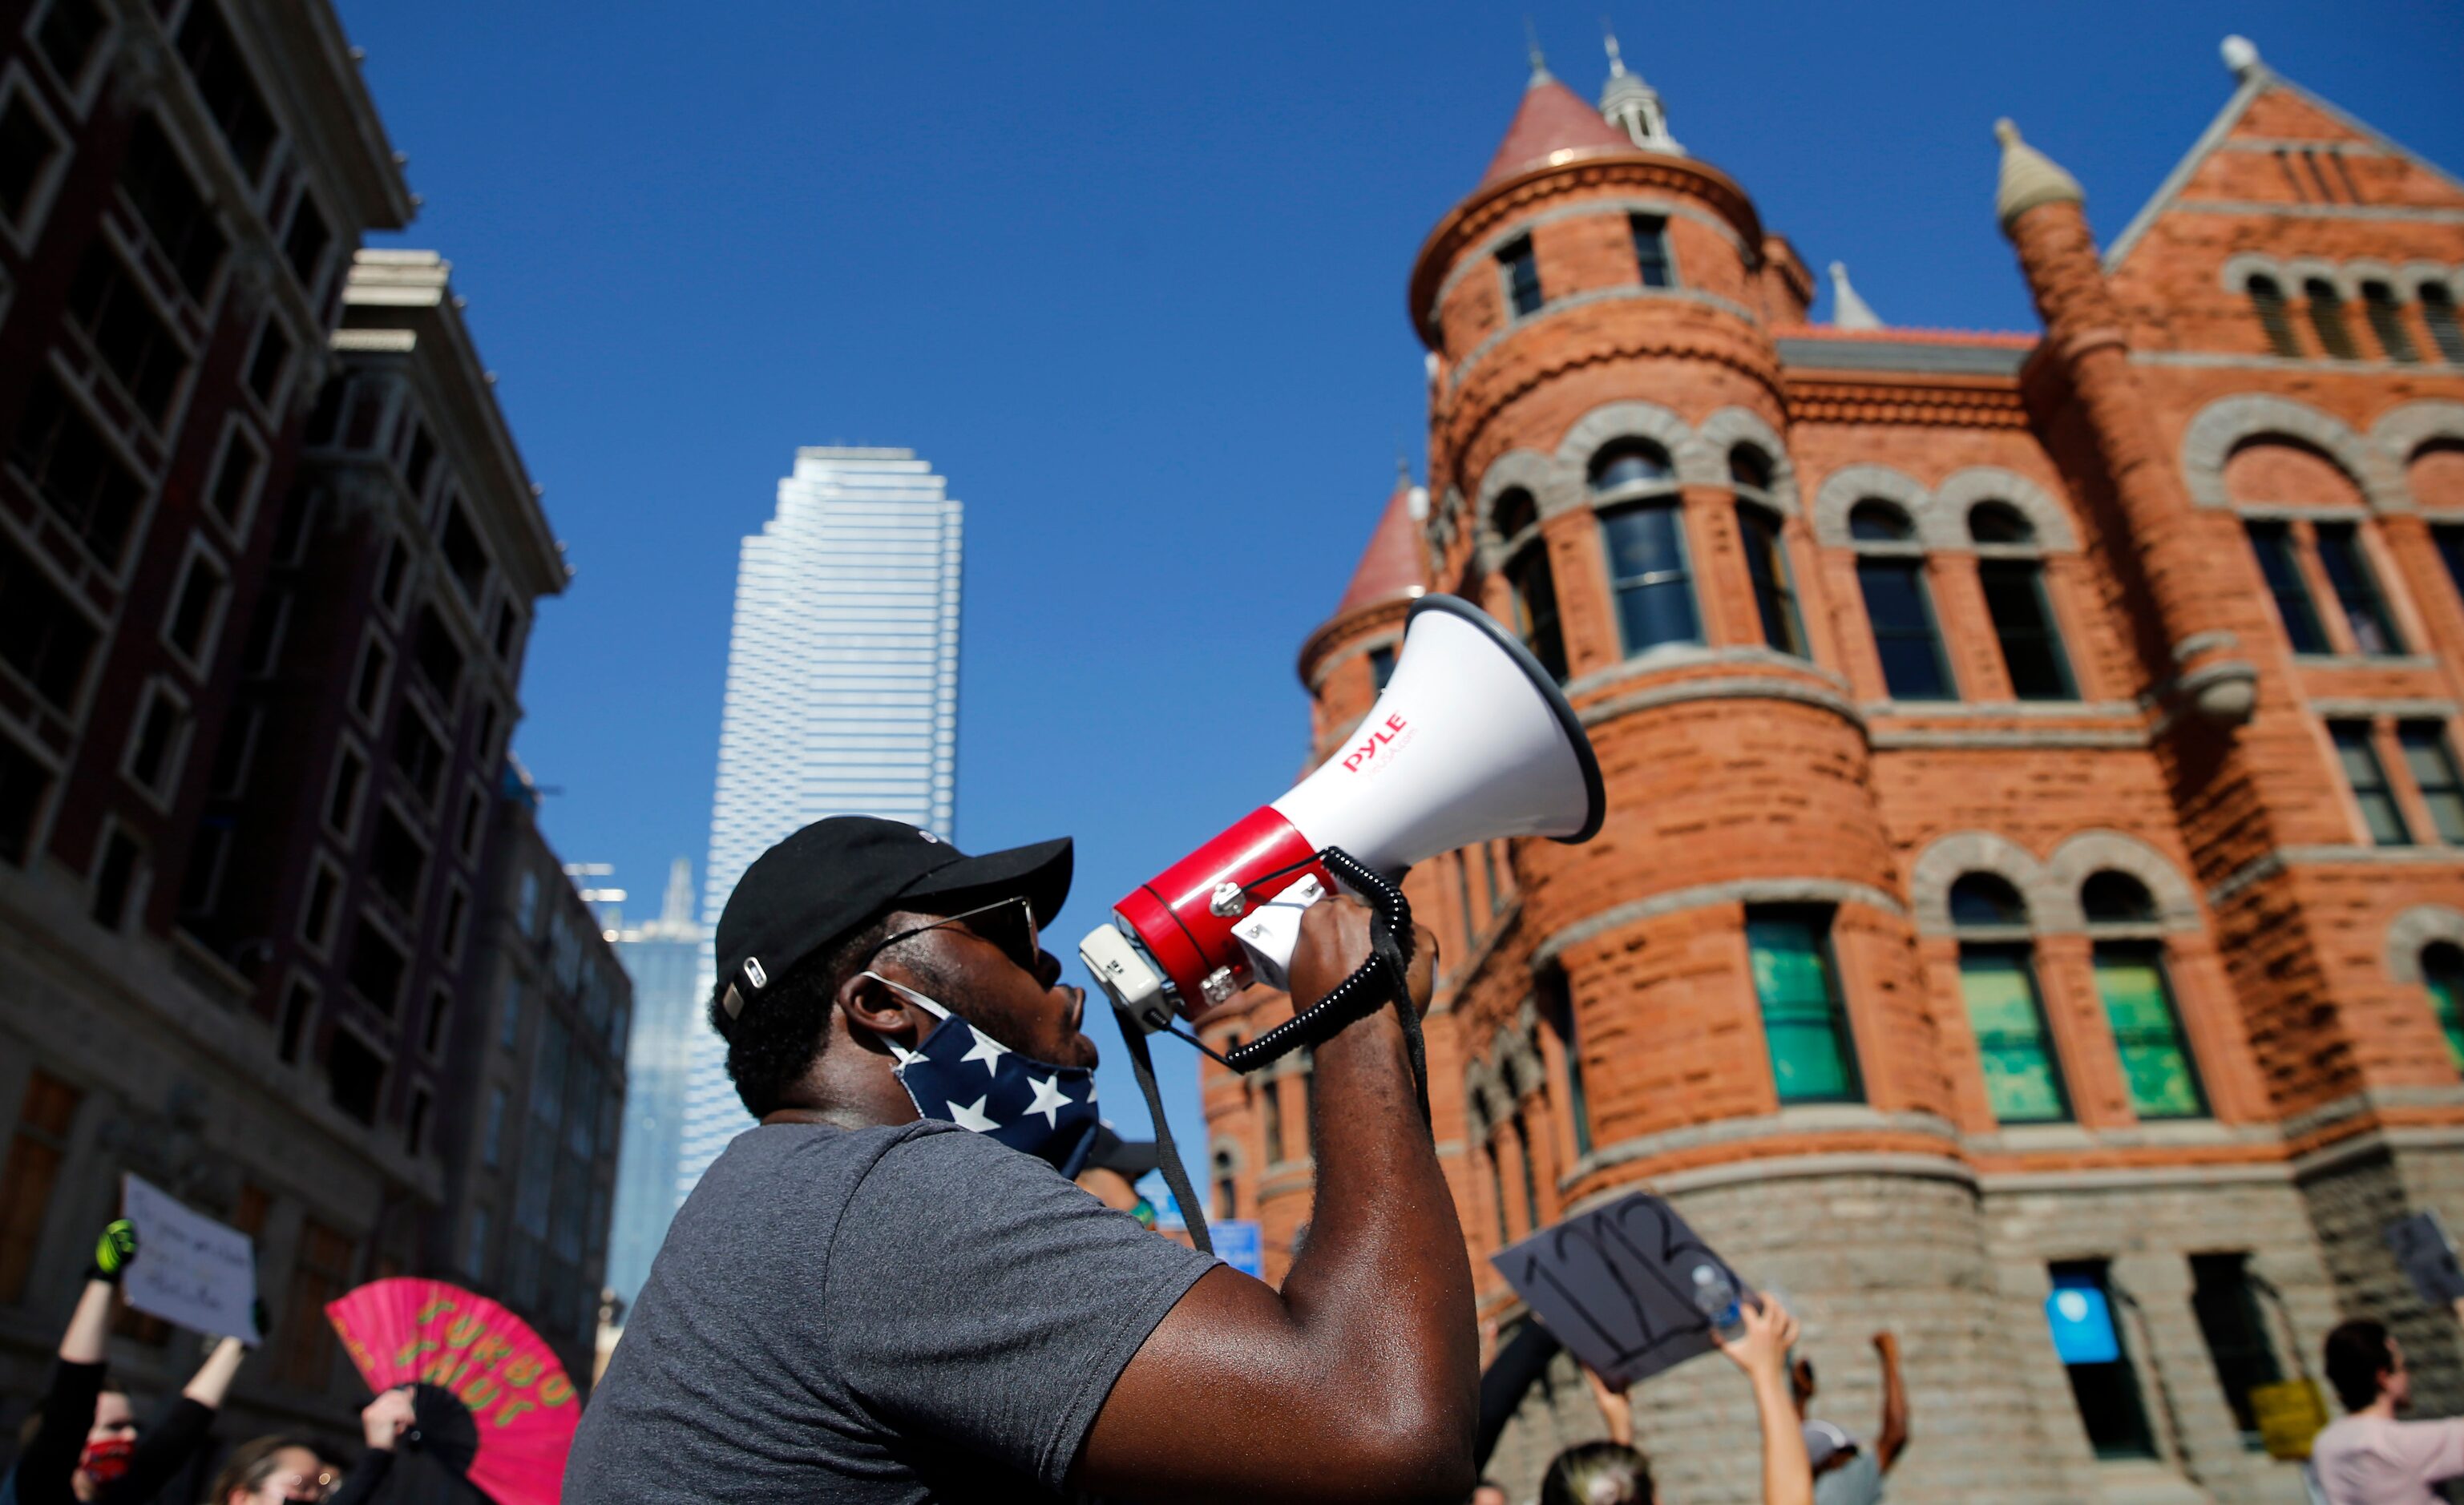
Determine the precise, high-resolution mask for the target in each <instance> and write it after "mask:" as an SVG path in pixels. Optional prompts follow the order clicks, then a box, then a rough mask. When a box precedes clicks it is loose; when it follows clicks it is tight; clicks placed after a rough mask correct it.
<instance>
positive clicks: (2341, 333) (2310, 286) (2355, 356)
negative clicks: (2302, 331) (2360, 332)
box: [2301, 277, 2362, 360]
mask: <svg viewBox="0 0 2464 1505" xmlns="http://www.w3.org/2000/svg"><path fill="white" fill-rule="evenodd" d="M2301 296H2302V298H2303V300H2304V301H2306V302H2307V303H2308V304H2309V305H2310V331H2311V333H2312V334H2315V335H2317V336H2318V337H2319V348H2320V349H2321V350H2324V351H2325V352H2326V353H2327V354H2328V356H2329V357H2330V358H2331V359H2333V360H2360V359H2361V354H2362V353H2361V349H2360V347H2359V346H2357V345H2355V344H2354V343H2353V332H2352V329H2351V327H2350V326H2349V325H2347V324H2346V323H2345V321H2344V295H2343V294H2342V293H2339V292H2337V291H2336V285H2335V284H2334V283H2332V282H2330V281H2328V280H2327V279H2326V278H2324V277H2312V278H2310V279H2309V280H2308V281H2306V282H2304V283H2302V284H2301Z"/></svg>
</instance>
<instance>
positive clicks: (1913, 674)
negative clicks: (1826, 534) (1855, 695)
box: [1848, 497, 1959, 701]
mask: <svg viewBox="0 0 2464 1505" xmlns="http://www.w3.org/2000/svg"><path fill="white" fill-rule="evenodd" d="M1848 534H1849V537H1850V539H1851V541H1852V543H1853V545H1854V546H1855V548H1856V550H1857V555H1858V558H1857V585H1858V591H1859V595H1860V596H1862V598H1863V599H1864V602H1865V620H1866V624H1867V625H1868V626H1869V627H1870V628H1871V629H1872V631H1873V634H1874V652H1875V655H1876V657H1877V658H1879V659H1880V660H1881V667H1882V687H1883V689H1884V691H1885V692H1886V693H1888V694H1889V696H1890V697H1891V698H1892V699H1893V700H1910V701H1918V700H1957V699H1958V698H1959V689H1958V687H1957V685H1956V684H1955V682H1954V681H1953V680H1952V678H1951V672H1950V661H1949V659H1948V658H1947V656H1946V655H1945V654H1944V652H1943V645H1942V629H1941V624H1940V622H1939V621H1938V620H1937V619H1936V617H1935V615H1934V609H1933V596H1932V593H1931V592H1930V591H1929V590H1927V589H1926V585H1925V550H1924V546H1923V545H1922V544H1920V543H1919V542H1918V541H1917V537H1916V528H1915V525H1914V524H1912V523H1910V522H1909V521H1908V516H1907V513H1904V512H1903V511H1901V510H1900V509H1899V508H1898V507H1896V506H1893V505H1892V504H1891V503H1889V502H1885V501H1881V500H1879V499H1876V498H1871V497H1869V498H1867V499H1866V500H1864V501H1861V502H1859V503H1858V504H1857V505H1856V506H1855V507H1854V508H1852V509H1850V511H1849V513H1848Z"/></svg>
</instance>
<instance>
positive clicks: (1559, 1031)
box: [1537, 968, 1592, 1155]
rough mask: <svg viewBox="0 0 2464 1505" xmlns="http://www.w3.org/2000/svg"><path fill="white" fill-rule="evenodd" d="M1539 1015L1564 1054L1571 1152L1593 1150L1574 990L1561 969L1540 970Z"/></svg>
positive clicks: (1588, 1100)
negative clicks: (1570, 1119) (1571, 1124)
mask: <svg viewBox="0 0 2464 1505" xmlns="http://www.w3.org/2000/svg"><path fill="white" fill-rule="evenodd" d="M1537 992H1538V994H1539V1005H1540V1016H1541V1018H1542V1019H1544V1020H1546V1021H1547V1022H1548V1025H1549V1028H1550V1029H1551V1031H1553V1032H1554V1033H1555V1034H1556V1036H1557V1045H1558V1048H1559V1049H1560V1050H1562V1051H1564V1052H1565V1056H1566V1111H1567V1114H1568V1115H1569V1116H1570V1117H1571V1118H1572V1119H1573V1123H1574V1153H1575V1154H1577V1155H1588V1154H1590V1153H1591V1152H1592V1107H1591V1100H1590V1099H1589V1097H1588V1096H1587V1095H1586V1094H1585V1092H1584V1088H1583V1045H1582V1040H1581V1037H1580V1036H1578V1035H1576V1033H1575V1029H1574V993H1573V987H1572V986H1571V985H1569V984H1568V982H1567V980H1566V973H1565V972H1564V971H1563V970H1561V969H1555V968H1552V969H1551V970H1550V971H1545V972H1543V973H1541V974H1540V979H1539V982H1538V984H1537Z"/></svg>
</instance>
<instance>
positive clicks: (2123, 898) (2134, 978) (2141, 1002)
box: [2079, 868, 2208, 1119]
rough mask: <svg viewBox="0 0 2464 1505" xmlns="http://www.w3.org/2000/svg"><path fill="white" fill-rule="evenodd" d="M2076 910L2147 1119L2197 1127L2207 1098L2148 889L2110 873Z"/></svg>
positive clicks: (2136, 1108)
mask: <svg viewBox="0 0 2464 1505" xmlns="http://www.w3.org/2000/svg"><path fill="white" fill-rule="evenodd" d="M2079 908H2080V911H2081V912H2082V913H2084V914H2085V915H2086V916H2087V929H2088V935H2089V937H2090V938H2091V940H2092V941H2093V943H2094V957H2095V965H2096V992H2097V996H2098V997H2099V998H2101V999H2102V1000H2103V1002H2104V1017H2105V1021H2106V1022H2107V1023H2108V1024H2110V1025H2111V1026H2112V1027H2113V1047H2114V1050H2115V1051H2116V1052H2117V1053H2119V1054H2120V1056H2121V1058H2122V1075H2123V1080H2124V1081H2125V1082H2126V1083H2127V1084H2128V1086H2129V1089H2130V1106H2131V1109H2132V1111H2133V1112H2135V1113H2137V1114H2138V1115H2139V1116H2140V1117H2141V1118H2143V1119H2200V1118H2205V1117H2207V1116H2208V1097H2207V1092H2206V1090H2205V1089H2204V1088H2203V1087H2202V1086H2201V1085H2200V1082H2199V1068H2198V1063H2197V1062H2196V1061H2194V1060H2193V1059H2192V1058H2191V1057H2190V1047H2189V1041H2188V1040H2187V1039H2185V1038H2184V1036H2183V1034H2182V1016H2181V1014H2180V1012H2179V1011H2177V1010H2176V1009H2175V1008H2174V1007H2173V990H2172V986H2171V984H2170V983H2169V982H2168V981H2167V977H2166V974H2165V941H2164V935H2163V932H2162V931H2161V930H2159V929H2158V927H2157V917H2156V916H2157V911H2156V901H2155V899H2154V897H2153V896H2151V895H2150V894H2149V893H2148V892H2147V885H2146V884H2145V883H2141V882H2140V881H2139V880H2138V879H2136V878H2133V877H2132V876H2131V875H2129V874H2128V873H2123V872H2116V871H2113V870H2112V869H2110V868H2108V869H2106V870H2104V871H2101V872H2098V873H2094V874H2091V875H2090V876H2089V878H2088V880H2087V882H2086V883H2082V884H2080V885H2079Z"/></svg>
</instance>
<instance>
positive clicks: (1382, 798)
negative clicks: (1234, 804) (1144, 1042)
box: [1078, 596, 1607, 1030]
mask: <svg viewBox="0 0 2464 1505" xmlns="http://www.w3.org/2000/svg"><path fill="white" fill-rule="evenodd" d="M1606 805H1607V800H1606V796H1605V795H1604V794H1603V792H1602V790H1601V786H1600V765H1599V760H1598V759H1597V758H1596V757H1595V756H1594V755H1593V753H1592V743H1591V738H1589V737H1588V736H1586V735H1584V733H1583V727H1582V723H1581V722H1580V721H1578V720H1576V719H1575V716H1574V711H1573V707H1571V706H1569V705H1568V704H1567V703H1566V697H1565V695H1564V693H1563V692H1562V691H1560V690H1559V689H1558V688H1557V685H1556V682H1555V680H1553V679H1551V677H1550V675H1549V672H1548V670H1546V669H1544V668H1542V667H1541V666H1540V662H1539V661H1538V660H1537V659H1534V658H1533V657H1532V656H1531V653H1530V651H1529V649H1527V648H1525V647H1524V645H1523V644H1522V643H1518V642H1516V641H1515V640H1514V639H1513V637H1512V636H1510V635H1509V634H1508V633H1507V631H1506V629H1505V628H1503V627H1501V626H1500V625H1498V623H1497V622H1496V621H1495V620H1494V619H1492V618H1491V617H1490V616H1489V615H1488V614H1487V613H1486V612H1485V611H1482V610H1481V609H1480V608H1479V607H1477V606H1475V605H1473V604H1472V603H1471V602H1469V601H1466V600H1462V599H1461V598H1459V597H1454V596H1423V597H1421V598H1420V599H1419V600H1417V601H1415V602H1413V603H1412V610H1411V614H1410V615H1409V616H1408V617H1407V618H1405V619H1404V626H1403V646H1402V651H1401V652H1400V654H1399V655H1397V659H1396V662H1395V670H1394V674H1393V676H1392V677H1391V678H1390V679H1389V680H1388V681H1387V684H1386V690H1385V693H1383V694H1381V695H1379V696H1378V697H1377V703H1376V704H1375V706H1372V707H1371V708H1370V709H1369V714H1368V715H1367V716H1365V717H1363V718H1362V719H1361V722H1360V725H1359V727H1358V729H1357V730H1355V731H1353V733H1352V735H1351V736H1350V737H1349V738H1348V739H1347V740H1346V742H1345V745H1344V746H1343V747H1341V748H1339V749H1337V750H1336V751H1335V752H1334V753H1333V754H1332V755H1331V756H1330V757H1329V758H1328V759H1327V760H1326V762H1325V763H1324V764H1323V765H1321V766H1320V767H1319V768H1318V770H1317V772H1315V773H1313V774H1309V777H1307V778H1305V779H1303V780H1301V781H1300V783H1298V784H1296V785H1294V786H1293V787H1292V789H1291V791H1290V792H1289V793H1287V794H1286V795H1285V796H1283V797H1282V798H1281V799H1278V800H1275V801H1274V802H1273V803H1271V804H1267V805H1262V806H1260V807H1259V808H1258V809H1256V810H1253V811H1251V812H1250V813H1249V814H1248V815H1246V816H1244V817H1243V818H1241V819H1240V820H1238V821H1236V822H1234V823H1233V825H1231V826H1230V827H1229V828H1228V829H1226V830H1224V831H1223V832H1222V833H1221V834H1220V835H1218V836H1217V837H1215V838H1214V840H1210V841H1208V842H1206V843H1205V844H1204V845H1202V846H1200V847H1199V849H1198V850H1196V851H1195V852H1192V853H1190V854H1189V855H1188V856H1187V857H1184V858H1182V859H1181V860H1180V861H1179V862H1175V863H1173V864H1172V865H1171V866H1170V867H1167V868H1165V869H1164V870H1163V871H1162V872H1160V873H1158V874H1156V875H1155V877H1154V878H1152V879H1150V880H1148V881H1147V882H1146V883H1140V884H1139V885H1138V886H1137V887H1136V888H1135V889H1133V891H1132V892H1131V893H1130V894H1129V895H1128V896H1127V897H1126V898H1124V899H1122V900H1121V902H1120V903H1119V904H1117V905H1113V906H1112V921H1111V924H1108V925H1103V926H1098V927H1096V928H1095V929H1094V930H1092V931H1091V932H1089V934H1088V936H1087V939H1086V940H1084V941H1082V942H1081V943H1079V947H1078V956H1079V959H1080V960H1081V961H1083V962H1085V963H1086V964H1087V970H1088V971H1089V973H1090V974H1092V975H1093V977H1094V978H1095V981H1096V983H1097V984H1098V985H1099V986H1101V987H1102V988H1103V989H1104V991H1105V992H1108V993H1110V994H1111V997H1112V1001H1113V1002H1114V1003H1115V1004H1118V1005H1119V1006H1120V1007H1121V1008H1122V1009H1123V1010H1124V1011H1126V1012H1127V1013H1128V1014H1129V1015H1130V1016H1131V1017H1132V1018H1133V1019H1134V1020H1135V1021H1136V1022H1137V1023H1138V1024H1139V1025H1141V1026H1142V1027H1144V1028H1145V1029H1148V1030H1158V1029H1162V1028H1164V1027H1165V1026H1167V1025H1169V1024H1170V1023H1171V1022H1172V1017H1173V1015H1174V1014H1179V1015H1180V1016H1181V1017H1183V1018H1185V1019H1188V1020H1190V1021H1192V1022H1196V1021H1197V1020H1199V1019H1201V1018H1203V1017H1204V1016H1205V1015H1206V1014H1209V1013H1211V1012H1213V1011H1214V1010H1216V1009H1217V1008H1219V1007H1220V1006H1221V1005H1222V1004H1225V1003H1227V1002H1229V1001H1231V999H1232V998H1233V997H1234V996H1236V995H1237V994H1238V993H1239V992H1240V991H1241V990H1242V989H1243V987H1245V986H1246V985H1248V984H1249V983H1251V982H1253V981H1254V982H1262V983H1265V985H1266V986H1268V987H1270V988H1284V987H1287V986H1288V985H1289V980H1288V978H1287V975H1286V972H1285V968H1286V966H1287V964H1288V963H1289V962H1290V960H1291V954H1292V950H1293V948H1294V947H1295V945H1296V944H1297V943H1298V941H1299V938H1300V916H1301V912H1302V911H1303V910H1304V909H1306V908H1307V907H1308V906H1309V905H1312V904H1314V903H1316V902H1317V901H1318V900H1319V899H1321V898H1323V897H1325V895H1326V894H1327V892H1328V891H1329V890H1330V889H1331V888H1332V887H1333V886H1334V884H1333V880H1332V879H1331V877H1330V876H1329V875H1328V874H1327V872H1326V871H1325V869H1324V867H1323V866H1322V865H1320V864H1318V863H1317V862H1315V861H1314V859H1315V857H1316V854H1317V853H1319V852H1321V851H1323V850H1324V849H1326V848H1327V847H1330V846H1339V847H1341V848H1343V849H1344V850H1345V851H1347V852H1350V853H1351V854H1352V855H1353V856H1354V857H1356V858H1358V859H1359V860H1360V861H1361V862H1365V863H1367V864H1368V865H1369V866H1370V867H1373V868H1375V869H1376V870H1378V871H1380V872H1384V873H1388V874H1394V875H1399V874H1400V873H1401V872H1402V870H1403V869H1404V868H1407V867H1409V866H1411V865H1412V864H1413V863H1414V862H1420V861H1422V860H1423V859H1426V858H1431V857H1435V856H1437V855H1438V854H1439V853H1441V852H1449V851H1452V850H1454V849H1455V848H1457V847H1460V846H1468V845H1470V844H1471V843H1473V842H1475V841H1486V840H1494V839H1496V838H1499V837H1511V836H1541V837H1551V838H1554V839H1555V840H1559V841H1564V842H1567V843H1569V844H1572V843H1574V842H1579V841H1587V840H1591V838H1592V837H1593V835H1594V834H1595V833H1596V832H1597V831H1598V830H1599V828H1600V818H1601V817H1602V815H1604V814H1605V813H1606ZM1285 870H1291V871H1292V872H1293V874H1294V876H1293V877H1292V879H1291V880H1290V883H1289V885H1288V886H1285V887H1282V888H1280V889H1278V890H1277V891H1276V892H1275V893H1273V894H1272V895H1270V896H1268V897H1266V898H1265V899H1264V900H1260V899H1257V898H1255V897H1253V896H1251V895H1250V894H1249V892H1248V890H1249V889H1250V888H1252V887H1253V886H1255V885H1258V884H1259V883H1261V881H1262V880H1267V879H1270V878H1271V877H1272V875H1274V874H1276V873H1278V872H1281V871H1285Z"/></svg>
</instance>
